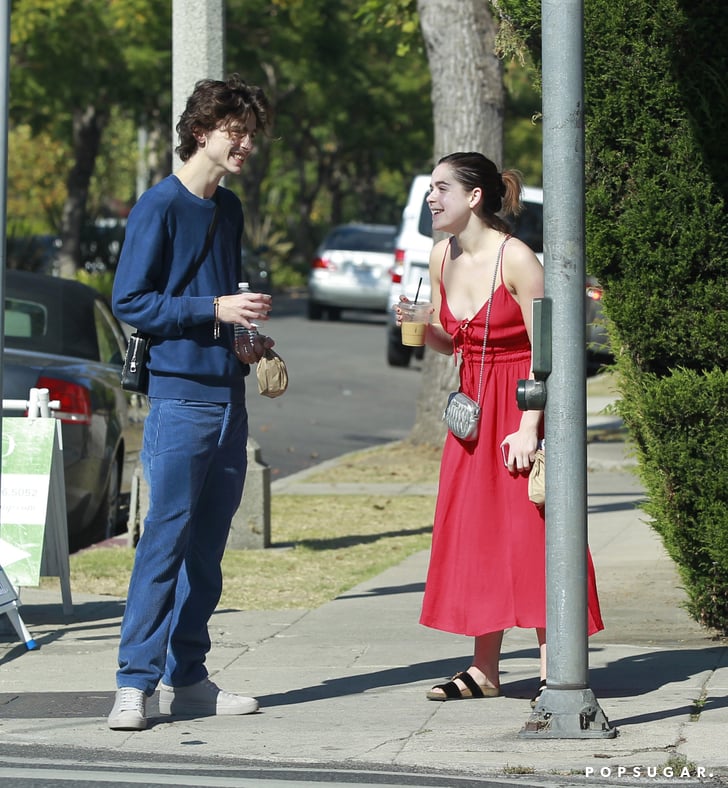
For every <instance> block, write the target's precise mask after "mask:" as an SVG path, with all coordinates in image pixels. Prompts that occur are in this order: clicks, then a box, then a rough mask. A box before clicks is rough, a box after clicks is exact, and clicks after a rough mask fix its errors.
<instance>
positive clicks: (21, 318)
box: [5, 298, 48, 344]
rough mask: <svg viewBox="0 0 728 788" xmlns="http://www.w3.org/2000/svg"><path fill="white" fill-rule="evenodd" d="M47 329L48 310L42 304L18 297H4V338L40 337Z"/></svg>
mask: <svg viewBox="0 0 728 788" xmlns="http://www.w3.org/2000/svg"><path fill="white" fill-rule="evenodd" d="M47 330H48V312H47V310H46V308H45V307H44V306H43V305H42V304H38V303H35V302H33V301H25V300H23V299H20V298H6V299H5V339H6V341H7V340H10V342H9V344H12V340H13V339H28V340H30V339H40V338H41V337H44V336H45V335H46V333H47Z"/></svg>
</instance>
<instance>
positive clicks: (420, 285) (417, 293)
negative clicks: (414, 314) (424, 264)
mask: <svg viewBox="0 0 728 788" xmlns="http://www.w3.org/2000/svg"><path fill="white" fill-rule="evenodd" d="M421 287H422V277H420V281H419V284H418V285H417V292H416V293H415V304H416V303H417V297H418V296H419V294H420V288H421Z"/></svg>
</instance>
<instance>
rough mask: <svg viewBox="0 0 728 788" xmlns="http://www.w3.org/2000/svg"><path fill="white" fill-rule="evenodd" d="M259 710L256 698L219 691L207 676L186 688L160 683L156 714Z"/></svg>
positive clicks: (251, 711)
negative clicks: (157, 712) (157, 711)
mask: <svg viewBox="0 0 728 788" xmlns="http://www.w3.org/2000/svg"><path fill="white" fill-rule="evenodd" d="M255 711H258V701H257V700H256V699H255V698H246V697H245V696H244V695H234V694H233V693H232V692H225V691H224V690H221V689H220V687H218V686H217V684H214V683H213V682H212V681H210V679H208V678H204V679H202V681H198V682H197V684H191V685H190V686H189V687H170V686H168V685H167V684H160V685H159V713H160V714H178V715H181V716H188V717H211V716H215V715H235V714H252V713H253V712H255Z"/></svg>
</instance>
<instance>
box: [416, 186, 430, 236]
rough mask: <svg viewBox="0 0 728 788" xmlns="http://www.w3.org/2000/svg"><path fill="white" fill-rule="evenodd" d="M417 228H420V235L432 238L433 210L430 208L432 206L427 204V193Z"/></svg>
mask: <svg viewBox="0 0 728 788" xmlns="http://www.w3.org/2000/svg"><path fill="white" fill-rule="evenodd" d="M417 229H418V230H419V232H420V235H426V236H427V237H428V238H432V211H431V210H430V206H429V205H428V204H427V195H425V198H424V200H422V209H421V210H420V221H419V224H418V226H417Z"/></svg>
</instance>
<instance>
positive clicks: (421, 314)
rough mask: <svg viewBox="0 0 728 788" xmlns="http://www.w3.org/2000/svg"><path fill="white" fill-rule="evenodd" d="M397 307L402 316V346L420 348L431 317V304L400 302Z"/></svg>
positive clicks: (423, 342)
mask: <svg viewBox="0 0 728 788" xmlns="http://www.w3.org/2000/svg"><path fill="white" fill-rule="evenodd" d="M397 307H398V309H399V310H400V312H401V314H402V344H403V345H407V346H408V347H422V346H423V345H424V344H425V333H426V332H427V324H428V323H429V322H430V318H431V316H432V304H430V303H424V304H412V303H409V302H408V301H400V303H399V304H397Z"/></svg>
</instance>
